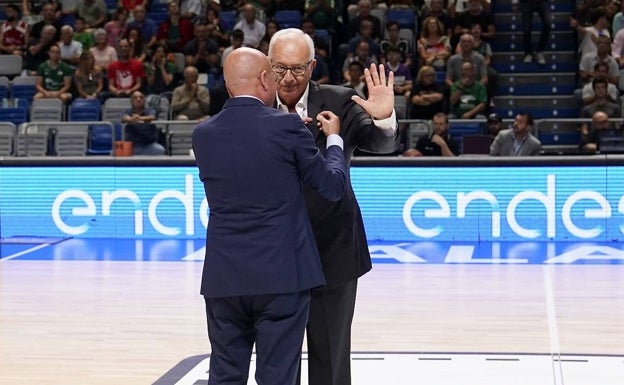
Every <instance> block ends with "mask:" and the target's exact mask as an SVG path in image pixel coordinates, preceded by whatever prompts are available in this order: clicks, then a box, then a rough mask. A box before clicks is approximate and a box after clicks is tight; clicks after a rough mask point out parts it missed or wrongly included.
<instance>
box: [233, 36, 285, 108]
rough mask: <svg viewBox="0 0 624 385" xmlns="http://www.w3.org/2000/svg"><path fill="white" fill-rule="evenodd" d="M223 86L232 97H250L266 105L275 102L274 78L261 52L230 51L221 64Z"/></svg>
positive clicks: (247, 49) (266, 59)
mask: <svg viewBox="0 0 624 385" xmlns="http://www.w3.org/2000/svg"><path fill="white" fill-rule="evenodd" d="M223 77H224V78H225V86H226V88H227V90H228V92H229V93H230V95H232V96H239V95H252V96H255V97H257V98H258V99H260V100H262V101H263V102H264V104H266V105H272V104H273V102H274V101H275V87H276V84H275V76H274V75H273V71H272V70H271V62H270V61H269V58H268V57H266V55H264V54H263V53H262V52H260V51H258V50H256V49H253V48H247V47H241V48H237V49H235V50H234V51H232V52H231V53H230V54H229V55H228V56H227V57H226V58H225V63H224V64H223Z"/></svg>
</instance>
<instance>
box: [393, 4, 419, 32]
mask: <svg viewBox="0 0 624 385" xmlns="http://www.w3.org/2000/svg"><path fill="white" fill-rule="evenodd" d="M388 21H396V22H397V23H399V27H400V28H407V29H411V30H414V31H418V25H417V20H416V13H414V11H413V10H411V9H389V10H388V11H387V12H386V22H388Z"/></svg>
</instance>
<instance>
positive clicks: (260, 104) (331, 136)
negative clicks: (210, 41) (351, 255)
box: [193, 48, 347, 385]
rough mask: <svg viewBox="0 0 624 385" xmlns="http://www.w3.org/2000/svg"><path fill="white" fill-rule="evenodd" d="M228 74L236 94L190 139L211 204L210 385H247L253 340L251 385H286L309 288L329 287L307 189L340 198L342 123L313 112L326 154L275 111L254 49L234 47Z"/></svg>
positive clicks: (205, 279) (207, 272) (206, 285)
mask: <svg viewBox="0 0 624 385" xmlns="http://www.w3.org/2000/svg"><path fill="white" fill-rule="evenodd" d="M224 76H225V84H226V88H227V90H228V93H229V94H230V96H232V98H230V99H228V100H227V101H226V103H225V106H224V107H223V110H222V111H221V112H220V113H218V114H216V115H214V116H213V117H211V118H210V119H208V120H206V121H204V122H203V123H201V124H200V125H199V126H198V127H197V128H196V129H195V131H194V133H193V150H194V152H195V157H196V160H197V166H198V168H199V177H200V179H201V181H202V182H203V183H204V189H205V192H206V199H207V201H208V206H209V207H210V218H209V221H208V229H207V230H208V231H207V237H206V238H207V239H206V255H205V261H204V269H203V275H202V284H201V293H202V295H203V296H204V299H205V303H206V317H207V324H208V336H209V338H210V344H211V355H210V378H209V380H208V383H209V384H210V385H219V384H241V385H243V384H247V377H248V373H249V363H250V359H251V352H252V347H253V345H254V343H255V344H256V354H257V362H256V375H255V378H256V380H257V382H258V383H259V384H279V385H291V384H295V383H296V376H297V371H298V363H299V357H300V353H301V346H302V343H303V334H304V330H305V325H306V322H307V320H308V311H309V303H310V289H311V288H314V287H318V286H320V285H323V284H324V283H325V278H324V276H323V272H322V268H321V262H320V257H319V254H318V250H317V248H316V243H315V240H314V235H313V233H312V228H311V225H310V220H309V218H308V214H307V210H306V206H305V200H304V196H303V187H304V186H306V187H310V188H313V189H315V190H317V191H318V192H319V193H320V194H321V195H323V196H324V197H325V198H326V199H329V200H332V201H335V200H338V199H340V198H342V196H343V195H344V193H345V190H346V186H347V179H346V178H347V177H346V175H347V171H346V169H345V164H344V155H343V150H342V145H343V144H342V139H341V138H340V136H339V135H337V134H338V132H339V130H340V124H339V120H338V117H337V116H336V115H334V114H333V113H330V112H320V113H319V114H318V116H316V119H317V120H318V122H319V124H318V125H319V129H320V131H321V132H323V133H324V135H326V136H327V147H326V148H325V156H323V155H322V153H321V151H320V150H319V149H318V148H317V147H316V144H315V142H314V138H313V136H312V134H311V133H310V130H309V129H308V128H307V127H306V126H305V123H304V122H303V121H302V120H301V118H300V117H299V116H298V115H296V114H286V113H284V112H282V111H279V110H276V109H274V108H272V105H273V102H274V100H275V91H276V77H275V75H274V74H273V71H272V68H271V64H270V62H269V60H268V59H267V57H266V56H265V55H264V54H262V53H261V52H260V51H257V50H255V49H250V48H239V49H236V50H234V51H232V53H231V54H230V55H229V56H228V57H227V58H226V60H225V63H224ZM310 121H311V119H310ZM308 124H311V123H310V122H308Z"/></svg>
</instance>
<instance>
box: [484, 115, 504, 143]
mask: <svg viewBox="0 0 624 385" xmlns="http://www.w3.org/2000/svg"><path fill="white" fill-rule="evenodd" d="M502 123H503V119H502V118H501V117H500V116H499V115H498V114H496V113H492V114H490V115H488V117H487V122H486V123H485V132H484V134H485V135H490V136H491V137H492V138H495V137H496V135H498V133H499V132H500V130H501V128H502Z"/></svg>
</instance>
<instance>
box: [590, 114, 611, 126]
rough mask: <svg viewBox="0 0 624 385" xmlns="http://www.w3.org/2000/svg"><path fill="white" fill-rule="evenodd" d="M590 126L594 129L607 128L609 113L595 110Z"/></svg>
mask: <svg viewBox="0 0 624 385" xmlns="http://www.w3.org/2000/svg"><path fill="white" fill-rule="evenodd" d="M592 126H593V127H594V129H596V130H605V129H607V128H609V115H607V114H606V113H605V112H603V111H596V112H594V115H592Z"/></svg>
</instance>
